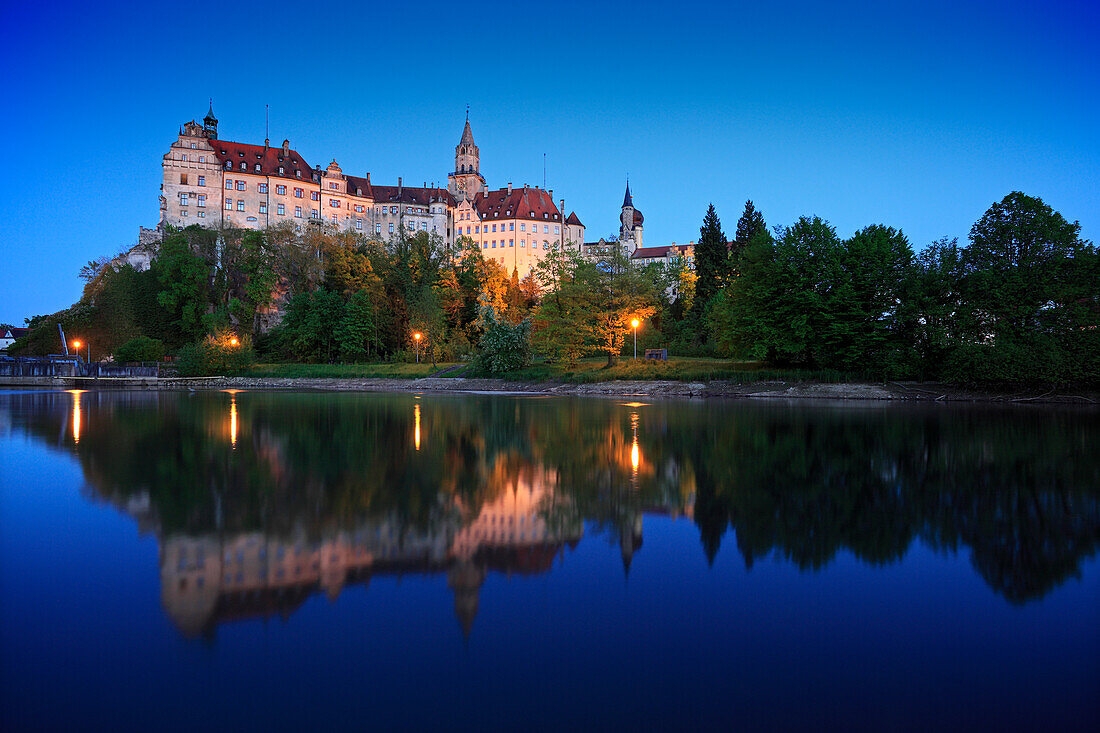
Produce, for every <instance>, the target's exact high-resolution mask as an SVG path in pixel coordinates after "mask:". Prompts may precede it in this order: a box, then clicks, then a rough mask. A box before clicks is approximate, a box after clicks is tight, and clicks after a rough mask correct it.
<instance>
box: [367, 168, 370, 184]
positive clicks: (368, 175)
mask: <svg viewBox="0 0 1100 733" xmlns="http://www.w3.org/2000/svg"><path fill="white" fill-rule="evenodd" d="M367 185H368V186H369V185H370V171H367Z"/></svg>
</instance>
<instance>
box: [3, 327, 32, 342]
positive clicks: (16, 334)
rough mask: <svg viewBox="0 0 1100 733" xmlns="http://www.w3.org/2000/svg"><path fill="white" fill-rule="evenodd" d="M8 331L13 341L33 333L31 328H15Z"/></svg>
mask: <svg viewBox="0 0 1100 733" xmlns="http://www.w3.org/2000/svg"><path fill="white" fill-rule="evenodd" d="M8 331H9V332H10V333H11V337H12V338H13V339H17V338H22V337H23V336H26V335H27V334H28V333H30V332H31V330H30V329H29V328H16V327H15V326H12V327H11V328H9V329H8Z"/></svg>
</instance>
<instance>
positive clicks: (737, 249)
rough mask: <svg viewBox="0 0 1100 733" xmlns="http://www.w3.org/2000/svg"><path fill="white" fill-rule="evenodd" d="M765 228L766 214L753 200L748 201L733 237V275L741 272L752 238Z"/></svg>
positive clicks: (730, 254)
mask: <svg viewBox="0 0 1100 733" xmlns="http://www.w3.org/2000/svg"><path fill="white" fill-rule="evenodd" d="M765 230H766V227H765V226H764V215H763V214H761V213H760V212H759V211H757V210H756V207H755V206H754V205H753V203H752V201H751V200H749V201H746V202H745V211H744V212H742V214H741V218H740V219H738V220H737V234H736V236H735V237H734V239H733V245H732V246H731V247H730V252H729V270H730V274H731V275H734V276H737V275H739V274H740V272H741V268H740V263H741V256H742V253H744V251H745V248H746V247H748V246H749V242H750V241H752V238H753V237H755V236H757V235H758V234H759V233H760V232H762V231H765Z"/></svg>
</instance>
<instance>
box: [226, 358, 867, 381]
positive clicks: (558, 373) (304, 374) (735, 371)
mask: <svg viewBox="0 0 1100 733" xmlns="http://www.w3.org/2000/svg"><path fill="white" fill-rule="evenodd" d="M606 363H607V362H606V360H605V359H603V358H600V357H593V358H590V359H581V360H580V361H579V362H578V363H577V365H576V366H575V367H572V368H570V367H567V366H565V365H562V364H551V363H548V362H545V361H541V360H540V361H537V362H536V363H534V364H532V365H531V366H529V367H527V368H526V369H520V370H518V371H514V372H508V373H506V374H496V375H493V374H488V373H483V372H480V371H478V370H477V368H476V367H475V366H473V365H471V364H465V365H455V364H451V363H439V364H438V365H436V366H435V367H433V366H432V365H431V364H430V363H428V364H424V363H421V364H404V363H399V364H391V363H377V364H257V365H256V366H254V367H252V368H251V369H249V370H248V371H247V372H245V373H243V374H241V375H240V376H243V377H272V378H312V379H355V378H372V377H374V378H391V379H417V378H420V377H427V376H431V375H432V374H435V373H436V372H439V371H442V370H444V369H447V368H449V367H454V366H458V368H457V369H454V370H453V371H450V372H448V373H447V374H445V375H443V376H445V377H471V378H487V377H500V378H503V379H507V380H510V381H516V382H566V383H573V384H588V383H592V382H609V381H620V380H630V381H643V380H668V381H674V382H710V381H714V380H722V381H729V382H734V383H736V384H748V383H752V382H763V381H784V382H825V383H841V382H859V381H867V379H866V376H867V375H862V374H850V373H845V372H838V371H834V370H827V369H824V370H813V371H810V370H805V369H766V368H762V367H761V365H760V364H759V363H758V362H744V361H730V360H728V359H708V358H702V357H674V358H671V359H669V360H668V361H667V362H661V361H644V360H638V361H633V360H632V359H624V360H621V361H620V362H619V363H618V364H616V365H615V366H613V367H611V368H608V367H607V366H606ZM871 381H874V380H871Z"/></svg>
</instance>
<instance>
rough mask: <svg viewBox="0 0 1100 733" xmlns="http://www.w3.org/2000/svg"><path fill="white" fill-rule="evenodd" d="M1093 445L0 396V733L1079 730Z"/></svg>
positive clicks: (370, 408) (765, 410)
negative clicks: (62, 732)
mask: <svg viewBox="0 0 1100 733" xmlns="http://www.w3.org/2000/svg"><path fill="white" fill-rule="evenodd" d="M1098 445H1100V418H1098V414H1097V412H1093V411H1074V410H1063V409H1052V408H1042V409H1028V408H1015V409H992V408H974V407H965V408H951V407H946V406H935V407H922V408H914V407H907V406H899V405H878V404H874V405H856V406H853V405H851V404H849V405H844V406H840V405H822V404H811V403H801V404H785V403H769V404H759V403H745V402H719V401H708V402H671V403H670V402H656V403H653V402H648V401H638V402H633V401H630V400H623V399H620V400H578V399H567V398H525V397H510V396H486V397H457V396H439V395H422V396H414V395H358V394H274V393H262V392H239V393H228V392H213V393H165V394H155V393H130V392H38V393H30V392H25V393H17V392H6V393H0V728H3V729H4V730H51V729H53V730H57V729H74V728H75V729H132V730H188V731H194V730H201V729H219V730H286V729H331V728H354V729H363V728H373V729H381V730H394V729H399V730H408V729H413V730H417V729H451V728H457V729H474V730H486V729H488V730H497V729H504V730H516V729H534V730H562V729H567V730H578V729H601V730H618V729H659V730H683V729H688V730H690V729H699V728H705V729H748V730H758V729H784V728H791V727H814V728H819V729H845V730H853V729H875V730H882V729H892V730H896V729H913V730H942V729H955V728H970V729H999V730H1014V729H1033V730H1040V729H1041V730H1075V729H1080V730H1089V729H1092V730H1096V729H1098V728H1100V702H1098V701H1100V572H1098V562H1097V547H1098V543H1100V452H1098V451H1097V446H1098Z"/></svg>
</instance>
